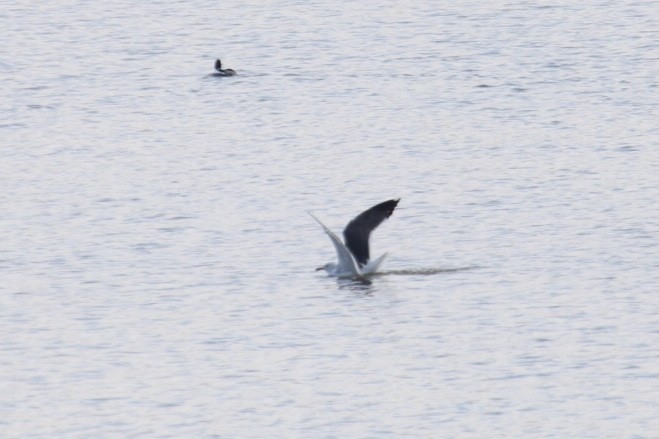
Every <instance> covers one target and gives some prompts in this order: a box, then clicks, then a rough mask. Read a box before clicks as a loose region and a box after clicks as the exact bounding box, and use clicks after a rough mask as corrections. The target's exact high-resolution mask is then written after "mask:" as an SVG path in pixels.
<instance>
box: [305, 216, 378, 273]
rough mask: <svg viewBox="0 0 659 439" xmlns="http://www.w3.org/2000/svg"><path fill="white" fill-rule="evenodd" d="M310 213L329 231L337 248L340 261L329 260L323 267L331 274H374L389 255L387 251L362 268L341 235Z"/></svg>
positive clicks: (326, 231)
mask: <svg viewBox="0 0 659 439" xmlns="http://www.w3.org/2000/svg"><path fill="white" fill-rule="evenodd" d="M309 215H311V217H312V218H313V219H315V220H316V221H317V222H318V224H320V226H321V227H322V228H323V230H325V233H327V236H329V237H330V240H331V241H332V244H334V248H335V249H336V256H337V258H338V262H337V263H333V262H328V263H327V264H325V265H324V266H323V267H322V268H323V269H325V271H327V273H328V274H329V275H330V276H335V277H357V276H364V275H367V274H373V273H375V272H376V271H377V269H378V268H379V267H380V265H381V264H382V261H384V258H385V257H386V256H387V254H386V253H385V254H383V255H382V256H380V257H379V258H376V259H373V260H372V261H369V262H368V263H367V264H366V265H364V266H363V267H361V268H360V267H359V264H358V263H357V261H356V260H355V257H354V256H353V255H352V253H351V252H350V250H349V249H348V247H346V246H345V244H344V243H343V242H342V241H341V240H340V239H339V237H338V236H336V235H335V234H334V233H333V232H332V231H331V230H330V229H328V228H327V227H326V226H325V224H323V223H321V222H320V220H319V219H318V218H316V217H315V216H313V215H312V214H311V213H309Z"/></svg>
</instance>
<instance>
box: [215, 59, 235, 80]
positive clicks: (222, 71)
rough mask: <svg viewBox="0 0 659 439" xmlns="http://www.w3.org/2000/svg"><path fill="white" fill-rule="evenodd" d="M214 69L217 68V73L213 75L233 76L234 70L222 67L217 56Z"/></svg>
mask: <svg viewBox="0 0 659 439" xmlns="http://www.w3.org/2000/svg"><path fill="white" fill-rule="evenodd" d="M215 70H217V72H218V73H215V76H235V75H236V71H235V70H233V69H223V68H222V61H220V59H219V58H218V59H217V61H215Z"/></svg>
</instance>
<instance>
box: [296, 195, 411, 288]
mask: <svg viewBox="0 0 659 439" xmlns="http://www.w3.org/2000/svg"><path fill="white" fill-rule="evenodd" d="M399 201H400V198H399V199H397V200H389V201H385V202H383V203H380V204H378V205H375V206H373V207H371V208H370V209H368V210H365V211H364V212H362V213H360V214H359V215H357V217H355V218H354V219H353V220H352V221H350V222H349V223H348V225H347V226H346V228H345V229H344V230H343V237H344V239H345V244H343V242H341V240H340V239H339V238H338V237H337V236H336V235H335V234H334V233H332V231H331V230H330V229H328V228H327V227H325V225H324V224H323V223H321V222H320V220H319V219H318V218H316V217H315V216H313V215H312V214H311V213H309V215H311V216H312V217H313V219H315V220H316V221H317V222H318V224H320V225H321V227H322V228H323V229H324V230H325V233H327V235H328V236H329V237H330V239H331V240H332V244H334V248H335V249H336V256H337V257H338V259H339V261H338V262H337V263H334V262H328V263H327V264H325V265H323V266H322V267H318V268H317V269H316V270H325V271H327V273H329V275H330V276H336V277H353V276H362V275H365V274H372V273H375V271H376V270H377V269H378V268H379V267H380V264H382V261H384V258H385V257H386V256H387V253H385V254H383V255H382V256H380V257H379V258H377V259H374V260H372V261H369V259H370V255H369V249H368V239H369V237H370V236H371V232H372V231H373V230H375V229H376V228H377V227H378V226H379V225H380V224H382V222H383V221H384V220H386V219H387V218H389V217H390V216H391V214H392V213H394V209H395V208H396V206H397V205H398V202H399Z"/></svg>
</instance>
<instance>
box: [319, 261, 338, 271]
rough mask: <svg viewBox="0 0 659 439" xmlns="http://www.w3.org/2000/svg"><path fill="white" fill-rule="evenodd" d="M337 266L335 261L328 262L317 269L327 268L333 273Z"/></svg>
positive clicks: (326, 269)
mask: <svg viewBox="0 0 659 439" xmlns="http://www.w3.org/2000/svg"><path fill="white" fill-rule="evenodd" d="M335 268H336V264H335V263H334V262H328V263H327V264H325V265H323V266H322V267H318V268H316V271H320V270H325V271H326V272H328V273H329V274H332V273H333V272H334V269H335Z"/></svg>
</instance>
